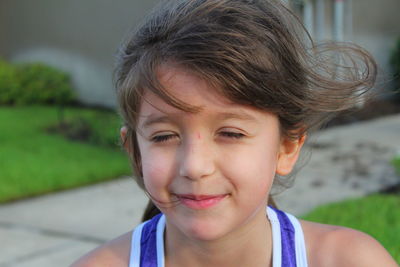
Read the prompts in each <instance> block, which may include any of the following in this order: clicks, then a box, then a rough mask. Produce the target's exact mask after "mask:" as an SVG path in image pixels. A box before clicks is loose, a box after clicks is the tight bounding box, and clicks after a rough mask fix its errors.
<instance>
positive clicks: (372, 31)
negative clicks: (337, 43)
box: [352, 0, 400, 87]
mask: <svg viewBox="0 0 400 267" xmlns="http://www.w3.org/2000/svg"><path fill="white" fill-rule="evenodd" d="M399 11H400V1H399V0H379V1H376V0H353V38H352V39H353V41H354V42H355V43H357V44H359V45H361V46H363V47H364V48H366V49H367V50H368V51H370V52H371V53H372V55H373V56H374V57H375V59H376V60H377V62H378V65H379V68H380V74H379V78H380V80H379V81H380V82H379V84H378V86H386V87H393V86H395V84H394V83H392V82H391V81H392V80H393V76H392V68H391V66H390V63H389V58H390V52H391V51H392V50H393V48H394V45H395V41H396V40H397V39H398V38H400V15H399Z"/></svg>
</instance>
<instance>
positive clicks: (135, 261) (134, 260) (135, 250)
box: [129, 215, 165, 267]
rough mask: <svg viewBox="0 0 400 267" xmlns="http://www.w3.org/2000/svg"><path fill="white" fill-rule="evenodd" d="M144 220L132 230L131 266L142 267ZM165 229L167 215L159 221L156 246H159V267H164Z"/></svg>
mask: <svg viewBox="0 0 400 267" xmlns="http://www.w3.org/2000/svg"><path fill="white" fill-rule="evenodd" d="M147 222H148V221H146V222H143V223H141V224H140V225H139V226H137V227H136V228H135V230H134V231H133V232H132V238H131V253H130V259H129V267H140V261H141V251H140V249H141V240H142V230H143V227H144V226H145V224H146V223H147ZM164 230H165V215H162V216H161V217H160V219H159V220H158V222H157V232H156V242H157V243H156V247H157V267H164V266H165V262H164V259H165V258H164Z"/></svg>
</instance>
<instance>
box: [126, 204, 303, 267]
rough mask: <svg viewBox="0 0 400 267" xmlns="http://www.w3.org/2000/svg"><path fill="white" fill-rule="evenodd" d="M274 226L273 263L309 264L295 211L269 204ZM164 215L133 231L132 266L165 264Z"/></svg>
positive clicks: (284, 266) (290, 266)
mask: <svg viewBox="0 0 400 267" xmlns="http://www.w3.org/2000/svg"><path fill="white" fill-rule="evenodd" d="M267 218H268V219H269V221H270V222H271V226H272V245H273V249H272V266H273V267H307V254H306V246H305V241H304V235H303V230H302V229H301V225H300V222H299V221H298V220H297V219H296V218H295V217H294V216H292V215H290V214H288V213H285V212H283V211H280V210H278V209H274V208H271V207H267ZM164 230H165V215H163V214H158V215H156V216H154V217H153V218H152V219H150V220H149V221H146V222H144V223H142V224H140V225H139V226H138V227H136V229H135V230H134V231H133V233H132V241H131V252H130V262H129V267H164V266H165V264H164Z"/></svg>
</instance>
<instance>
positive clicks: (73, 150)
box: [0, 106, 130, 202]
mask: <svg viewBox="0 0 400 267" xmlns="http://www.w3.org/2000/svg"><path fill="white" fill-rule="evenodd" d="M57 116H58V113H57V109H56V108H54V107H42V106H34V107H32V106H30V107H0V202H5V201H9V200H14V199H19V198H22V197H28V196H35V195H38V194H43V193H46V192H52V191H56V190H62V189H67V188H72V187H77V186H80V185H84V184H90V183H95V182H99V181H103V180H107V179H112V178H115V177H118V176H121V175H124V174H128V173H130V167H129V162H128V159H127V157H126V155H124V153H123V152H122V151H121V149H119V148H118V147H117V146H115V147H111V146H99V145H92V144H87V143H82V142H74V141H68V140H66V139H65V138H64V137H62V136H61V135H56V134H48V133H46V131H45V130H44V129H45V128H46V127H48V126H49V125H51V124H53V125H54V124H57V121H58V120H57ZM76 116H81V117H85V118H86V119H88V120H91V121H93V123H94V124H99V122H98V121H103V125H102V127H103V129H102V130H103V131H104V133H107V135H109V134H110V132H115V136H116V138H118V131H119V129H118V126H119V119H118V117H117V116H116V115H114V114H113V115H110V113H107V112H104V111H96V110H88V109H78V108H68V109H66V110H65V117H66V119H69V118H72V117H76ZM102 118H103V120H102ZM104 118H105V119H104ZM100 135H102V134H100ZM116 140H117V139H116Z"/></svg>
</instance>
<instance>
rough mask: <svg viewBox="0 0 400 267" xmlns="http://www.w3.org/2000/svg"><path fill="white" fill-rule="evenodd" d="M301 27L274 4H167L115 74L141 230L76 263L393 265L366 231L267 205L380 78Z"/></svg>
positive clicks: (197, 0) (352, 52) (365, 60)
mask: <svg viewBox="0 0 400 267" xmlns="http://www.w3.org/2000/svg"><path fill="white" fill-rule="evenodd" d="M299 30H300V31H299ZM301 30H302V28H301V27H299V23H298V21H297V20H296V18H295V17H294V16H293V15H292V14H291V13H290V11H289V10H288V9H286V8H285V7H284V6H283V5H282V4H280V3H279V2H278V1H273V0H176V1H175V0H171V1H163V3H162V4H161V5H160V6H159V7H158V8H157V9H156V11H154V12H153V13H152V14H151V15H150V16H149V18H148V20H147V21H146V22H145V23H144V24H143V25H142V26H141V27H140V28H139V29H138V30H137V31H136V32H135V34H134V35H133V36H132V38H130V39H129V40H128V42H127V43H126V45H125V46H124V47H123V48H122V49H121V54H120V58H119V59H120V60H119V62H118V69H117V72H116V74H117V76H116V77H117V92H118V96H119V103H120V108H121V113H122V116H123V118H124V120H125V126H124V127H123V128H122V129H121V136H122V139H123V140H124V146H125V148H126V150H127V152H128V153H129V155H130V156H131V159H132V163H133V167H134V170H135V171H136V179H137V182H138V184H139V185H140V186H141V187H142V188H143V189H144V190H145V192H146V193H147V194H148V196H149V197H150V199H151V202H150V204H149V206H148V208H147V210H146V212H145V215H144V220H145V221H146V222H144V223H143V224H141V225H140V226H138V227H137V228H136V229H135V230H134V231H132V232H130V233H127V234H125V235H122V236H121V237H119V238H117V239H115V240H113V241H111V242H109V243H107V244H105V245H103V246H102V247H100V248H98V249H96V250H94V251H93V252H91V253H89V254H88V255H86V256H85V257H83V258H82V259H81V260H79V261H78V262H77V263H75V264H74V266H154V267H156V266H191V267H192V266H194V267H196V266H219V267H220V266H230V267H232V266H252V267H253V266H256V267H257V266H263V267H264V266H274V267H277V266H285V267H286V266H288V267H289V266H298V267H299V266H318V267H321V266H322V267H323V266H341V267H344V266H352V267H354V266H363V267H365V266H374V267H375V266H387V267H389V266H397V265H396V263H395V262H394V260H393V259H392V258H391V257H390V256H389V254H388V253H387V252H386V251H385V249H384V248H383V247H382V246H381V245H380V244H379V243H378V242H377V241H375V240H374V239H372V238H371V237H369V236H367V235H365V234H363V233H360V232H357V231H355V230H350V229H346V228H342V227H336V226H329V225H321V224H316V223H311V222H306V221H301V220H297V219H296V218H294V217H293V216H291V215H289V214H286V213H284V212H282V211H280V210H277V209H275V208H273V206H274V204H273V202H272V199H271V197H270V191H271V188H272V187H273V184H276V183H282V182H284V181H285V179H287V178H285V177H286V176H288V175H289V174H290V173H291V171H292V169H293V167H294V165H295V163H296V161H297V158H298V156H299V152H300V150H301V147H302V145H303V144H304V141H305V139H306V134H307V133H309V132H310V131H311V130H312V129H315V128H316V127H317V126H318V125H320V124H321V123H322V122H323V119H324V118H326V117H327V115H329V114H332V113H333V112H336V111H341V110H344V109H347V108H350V107H353V106H354V104H355V103H357V102H358V101H359V100H360V99H361V98H362V97H363V95H365V94H366V93H367V92H368V91H369V89H370V88H371V87H372V85H373V82H374V80H375V76H376V73H375V70H376V68H375V63H374V61H373V60H372V59H371V57H370V56H369V54H368V53H367V52H365V51H364V50H362V49H361V48H358V47H356V46H350V45H347V46H341V47H338V46H336V47H335V46H334V45H320V46H315V45H314V44H313V43H312V42H311V41H307V39H306V38H305V37H307V35H306V34H305V31H301ZM303 39H304V40H303ZM338 51H341V52H340V53H339V52H338ZM334 52H335V53H334ZM344 56H346V57H344ZM330 61H331V62H336V64H334V63H328V62H330ZM346 62H351V65H346ZM268 205H269V206H268Z"/></svg>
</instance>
